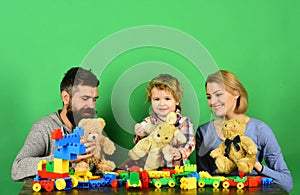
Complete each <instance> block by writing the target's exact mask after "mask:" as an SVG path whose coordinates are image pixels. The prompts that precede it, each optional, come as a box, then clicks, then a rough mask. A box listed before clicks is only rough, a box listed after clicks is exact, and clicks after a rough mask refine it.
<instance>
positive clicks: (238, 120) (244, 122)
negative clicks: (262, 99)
mask: <svg viewBox="0 0 300 195" xmlns="http://www.w3.org/2000/svg"><path fill="white" fill-rule="evenodd" d="M237 122H238V123H239V124H246V123H247V122H246V120H245V119H243V118H240V119H237Z"/></svg>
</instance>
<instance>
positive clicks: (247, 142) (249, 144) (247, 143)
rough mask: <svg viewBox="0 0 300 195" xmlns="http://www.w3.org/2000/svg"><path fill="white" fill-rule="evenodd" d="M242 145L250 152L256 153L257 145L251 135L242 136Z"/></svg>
mask: <svg viewBox="0 0 300 195" xmlns="http://www.w3.org/2000/svg"><path fill="white" fill-rule="evenodd" d="M241 146H242V148H243V149H244V150H245V151H246V152H247V153H248V154H256V153H257V146H256V144H255V143H254V142H253V140H252V139H251V138H249V137H246V136H242V137H241Z"/></svg>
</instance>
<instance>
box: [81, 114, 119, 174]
mask: <svg viewBox="0 0 300 195" xmlns="http://www.w3.org/2000/svg"><path fill="white" fill-rule="evenodd" d="M78 126H80V127H82V128H83V130H84V136H83V137H82V138H83V139H84V140H85V141H92V142H95V144H96V149H95V150H94V155H93V156H92V157H91V158H88V159H85V160H84V161H85V162H87V163H89V164H90V165H91V164H94V165H95V166H96V168H97V169H98V170H99V171H100V172H101V173H104V172H107V171H113V170H114V169H115V167H116V165H115V163H114V162H112V161H109V160H105V158H104V153H105V154H108V155H112V154H113V153H114V152H115V150H116V147H115V145H114V143H113V142H112V141H111V140H110V139H109V138H107V137H105V136H104V135H103V134H102V131H103V128H104V126H105V121H104V120H103V119H102V118H86V119H81V120H80V122H79V124H78Z"/></svg>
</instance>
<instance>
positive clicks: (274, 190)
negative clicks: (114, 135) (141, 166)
mask: <svg viewBox="0 0 300 195" xmlns="http://www.w3.org/2000/svg"><path fill="white" fill-rule="evenodd" d="M31 186H32V180H27V181H26V182H24V185H23V188H22V189H21V191H20V193H19V195H25V194H34V195H37V194H39V195H43V194H47V195H49V194H60V195H65V194H72V195H78V194H80V195H88V194H132V195H139V194H141V195H142V194H165V193H168V194H218V195H221V194H227V195H228V194H230V195H231V194H240V195H241V194H243V195H245V194H270V195H271V194H273V195H275V194H278V195H279V194H285V195H286V194H288V193H287V192H285V191H284V190H282V189H281V188H279V187H278V186H277V185H275V184H273V185H266V186H260V187H251V188H248V187H245V188H244V189H242V190H238V189H236V188H234V187H232V188H229V189H224V188H222V187H220V188H216V189H214V188H212V187H205V188H197V189H191V190H182V189H180V188H179V187H174V188H169V187H162V188H160V189H156V188H155V187H153V186H151V187H149V188H146V189H142V190H140V189H136V188H132V189H129V190H126V188H125V186H124V185H123V186H121V187H119V188H112V187H110V186H105V187H95V188H92V189H72V190H68V191H53V192H46V191H44V190H41V191H40V192H34V191H33V190H32V188H31Z"/></svg>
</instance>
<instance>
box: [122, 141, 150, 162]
mask: <svg viewBox="0 0 300 195" xmlns="http://www.w3.org/2000/svg"><path fill="white" fill-rule="evenodd" d="M150 148H151V142H150V140H149V139H148V137H146V138H144V139H142V140H140V141H139V142H138V143H137V144H136V145H135V146H134V147H133V148H132V149H131V150H129V152H128V154H129V157H130V158H131V159H133V160H138V159H140V158H142V157H144V156H145V155H146V154H148V153H149V151H150Z"/></svg>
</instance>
